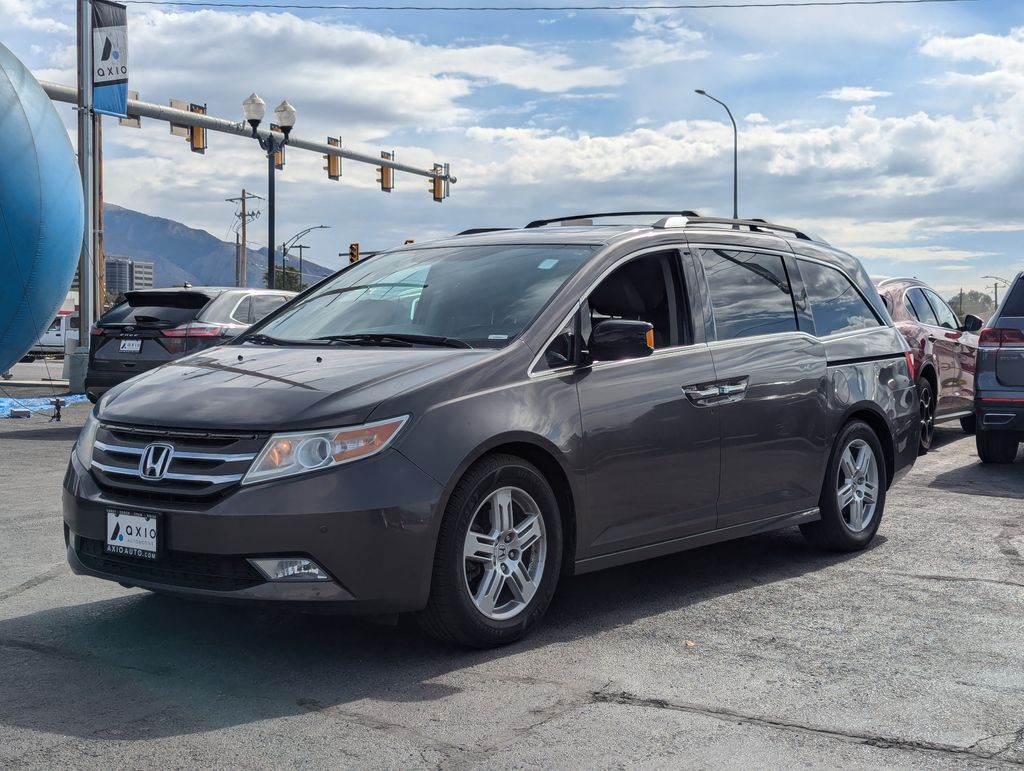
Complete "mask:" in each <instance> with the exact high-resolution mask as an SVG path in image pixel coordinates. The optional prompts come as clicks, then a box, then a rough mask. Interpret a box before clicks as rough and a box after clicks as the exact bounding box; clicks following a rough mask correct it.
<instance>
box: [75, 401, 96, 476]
mask: <svg viewBox="0 0 1024 771" xmlns="http://www.w3.org/2000/svg"><path fill="white" fill-rule="evenodd" d="M99 429H100V422H99V421H98V420H96V416H95V415H94V414H93V413H91V412H90V413H89V417H87V418H86V419H85V423H84V424H83V425H82V433H80V434H79V435H78V441H77V442H75V457H77V458H78V462H79V463H81V464H82V467H83V468H84V469H85V470H86V471H88V470H89V469H90V468H92V446H93V444H94V443H95V442H96V432H97V431H99Z"/></svg>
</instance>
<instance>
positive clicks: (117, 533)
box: [107, 522, 124, 541]
mask: <svg viewBox="0 0 1024 771" xmlns="http://www.w3.org/2000/svg"><path fill="white" fill-rule="evenodd" d="M123 540H124V536H123V535H121V523H120V522H114V532H113V533H111V534H110V538H108V539H107V541H123Z"/></svg>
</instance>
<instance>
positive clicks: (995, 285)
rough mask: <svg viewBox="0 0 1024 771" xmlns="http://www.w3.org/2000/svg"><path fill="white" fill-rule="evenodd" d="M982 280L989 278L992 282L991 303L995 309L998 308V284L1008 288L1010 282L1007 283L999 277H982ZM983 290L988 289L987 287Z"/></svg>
mask: <svg viewBox="0 0 1024 771" xmlns="http://www.w3.org/2000/svg"><path fill="white" fill-rule="evenodd" d="M982 278H990V279H992V281H993V282H994V283H993V284H992V292H993V295H994V297H993V300H992V302H993V304H994V305H995V307H996V308H998V307H999V284H1000V283H1002V285H1003V286H1007V287H1008V286H1009V285H1010V282H1009V281H1007V280H1006V279H1005V278H1000V277H999V276H982ZM985 288H986V289H988V287H985Z"/></svg>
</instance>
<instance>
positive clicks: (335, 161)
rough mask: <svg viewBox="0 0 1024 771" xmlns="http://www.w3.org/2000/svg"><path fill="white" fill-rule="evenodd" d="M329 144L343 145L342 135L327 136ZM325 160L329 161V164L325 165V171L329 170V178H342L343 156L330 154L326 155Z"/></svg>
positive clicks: (334, 145) (333, 145)
mask: <svg viewBox="0 0 1024 771" xmlns="http://www.w3.org/2000/svg"><path fill="white" fill-rule="evenodd" d="M327 144H329V145H330V146H331V147H341V137H337V138H335V137H327ZM324 160H325V161H327V165H326V166H324V171H326V172H327V178H328V179H335V180H337V179H341V156H340V155H330V154H327V155H325V156H324Z"/></svg>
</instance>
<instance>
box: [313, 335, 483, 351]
mask: <svg viewBox="0 0 1024 771" xmlns="http://www.w3.org/2000/svg"><path fill="white" fill-rule="evenodd" d="M316 339H317V340H327V341H329V342H332V343H346V344H348V345H395V346H403V347H404V346H412V345H436V346H438V347H441V348H472V347H473V346H471V345H470V344H469V343H467V342H466V341H465V340H459V339H458V338H457V337H440V336H438V335H414V334H407V333H405V332H361V333H357V334H351V335H324V336H323V337H318V338H316Z"/></svg>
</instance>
